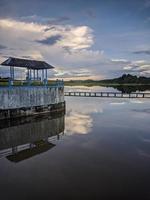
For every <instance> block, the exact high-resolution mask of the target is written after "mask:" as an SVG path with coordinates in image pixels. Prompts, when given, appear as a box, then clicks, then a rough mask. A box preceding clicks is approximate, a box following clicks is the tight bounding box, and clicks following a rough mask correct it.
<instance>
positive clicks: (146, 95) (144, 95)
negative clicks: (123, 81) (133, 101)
mask: <svg viewBox="0 0 150 200" xmlns="http://www.w3.org/2000/svg"><path fill="white" fill-rule="evenodd" d="M64 95H65V96H75V97H110V98H150V93H141V92H135V93H128V94H126V93H121V92H65V93H64Z"/></svg>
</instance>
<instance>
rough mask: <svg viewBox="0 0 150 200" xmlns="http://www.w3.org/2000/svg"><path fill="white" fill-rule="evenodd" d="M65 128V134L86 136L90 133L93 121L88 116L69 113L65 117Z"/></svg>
mask: <svg viewBox="0 0 150 200" xmlns="http://www.w3.org/2000/svg"><path fill="white" fill-rule="evenodd" d="M65 126H66V129H65V130H66V133H67V134H74V133H77V134H87V133H89V132H90V131H91V128H92V126H93V119H92V118H91V117H90V115H86V114H82V113H78V112H70V113H69V115H67V116H66V122H65Z"/></svg>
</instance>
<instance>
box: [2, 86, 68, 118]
mask: <svg viewBox="0 0 150 200" xmlns="http://www.w3.org/2000/svg"><path fill="white" fill-rule="evenodd" d="M64 109H65V102H64V86H63V85H56V86H15V87H1V88H0V119H7V118H12V117H13V118H14V117H20V116H29V115H33V114H39V113H44V112H52V111H57V110H64Z"/></svg>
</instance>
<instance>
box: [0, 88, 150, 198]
mask: <svg viewBox="0 0 150 200" xmlns="http://www.w3.org/2000/svg"><path fill="white" fill-rule="evenodd" d="M76 90H77V91H79V90H81V91H83V90H84V91H89V90H90V91H103V90H104V91H110V89H109V88H99V87H96V88H95V87H91V88H87V87H78V88H76V87H75V88H74V87H71V88H70V87H66V88H65V91H76ZM111 91H117V89H111ZM65 101H66V112H65V113H64V112H60V113H57V114H46V115H43V116H40V117H38V116H34V117H33V116H32V117H27V118H25V119H22V120H18V119H16V120H14V121H10V120H7V121H6V120H5V121H1V124H0V188H1V189H0V190H1V192H0V198H1V199H2V200H9V199H10V200H11V199H22V200H24V199H45V200H47V199H53V200H55V199H103V200H105V199H113V198H116V199H139V198H140V199H150V191H149V184H150V170H149V169H150V132H149V130H150V124H149V123H150V101H149V99H128V98H126V99H121V98H117V99H115V98H90V97H86V98H83V97H78V98H75V97H65Z"/></svg>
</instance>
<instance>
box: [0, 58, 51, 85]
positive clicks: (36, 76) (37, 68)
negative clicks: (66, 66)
mask: <svg viewBox="0 0 150 200" xmlns="http://www.w3.org/2000/svg"><path fill="white" fill-rule="evenodd" d="M1 65H4V66H9V67H10V82H9V83H10V85H13V82H14V80H15V70H14V68H15V67H19V68H26V69H27V77H26V80H27V82H28V83H31V81H41V82H43V83H44V84H45V85H47V70H48V69H53V68H54V67H53V66H52V65H50V64H48V63H46V62H45V61H37V60H28V59H22V58H14V57H10V58H8V59H7V60H5V61H4V62H2V63H1ZM39 72H41V73H39Z"/></svg>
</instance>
